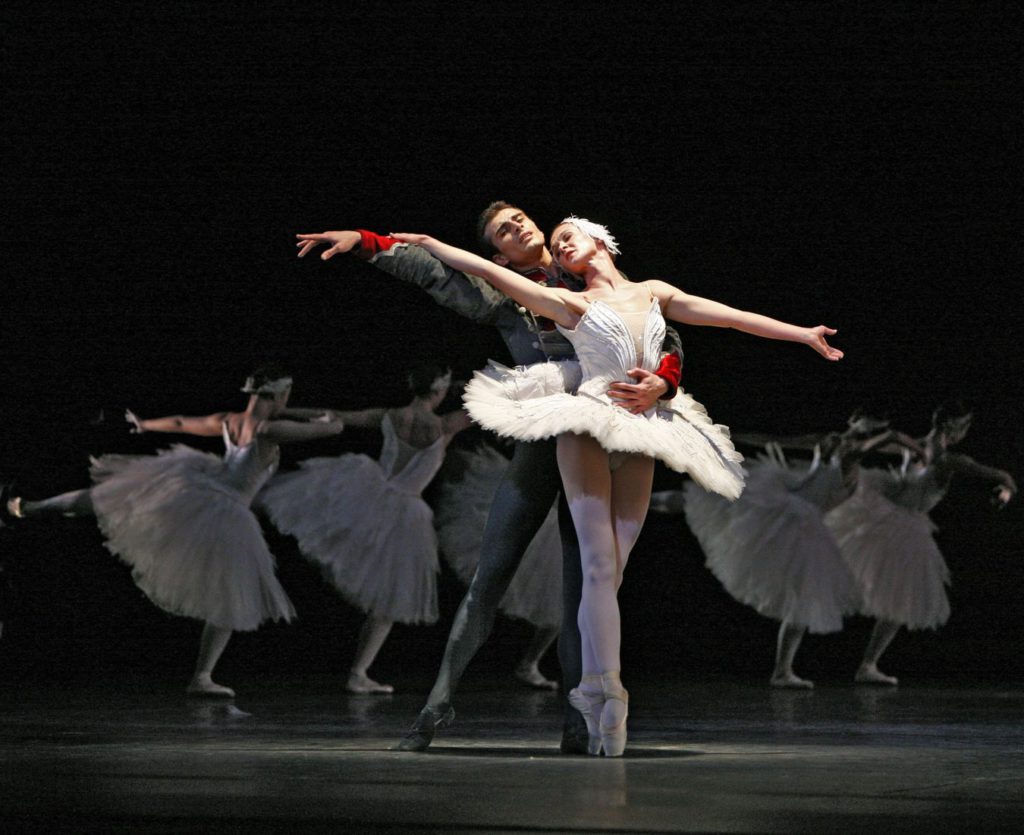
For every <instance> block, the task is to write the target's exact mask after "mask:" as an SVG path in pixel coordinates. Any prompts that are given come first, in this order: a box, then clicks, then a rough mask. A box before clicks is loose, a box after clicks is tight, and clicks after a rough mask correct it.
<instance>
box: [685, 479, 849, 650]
mask: <svg viewBox="0 0 1024 835" xmlns="http://www.w3.org/2000/svg"><path fill="white" fill-rule="evenodd" d="M794 475H795V473H794V472H792V471H791V470H789V469H788V468H785V467H781V466H779V465H778V464H775V463H773V462H770V461H767V460H765V459H762V460H759V461H758V462H757V463H755V464H753V465H752V466H751V467H750V472H749V474H748V476H747V483H746V488H745V490H744V491H743V495H742V496H740V497H739V499H737V500H736V501H735V502H732V503H730V502H728V501H726V500H725V499H723V498H722V497H720V496H717V495H715V494H713V493H708V492H706V491H705V490H703V489H701V488H700V487H699V486H698V485H696V484H694V483H692V482H691V483H688V484H687V485H686V486H685V488H684V491H685V498H686V520H687V522H688V523H689V525H690V528H691V530H692V531H693V533H694V535H695V536H696V537H697V540H698V541H699V542H700V544H701V548H702V549H703V550H704V554H705V556H706V565H707V567H708V569H709V570H710V571H711V573H712V574H714V575H715V577H716V578H718V580H719V582H721V583H722V585H723V586H724V587H725V589H726V591H728V592H729V594H731V595H732V596H733V597H734V598H735V599H736V600H738V601H739V602H741V603H745V604H747V605H748V606H751V607H753V608H754V609H756V610H757V611H758V612H759V613H761V614H762V615H765V616H766V617H770V618H774V619H775V620H778V621H782V622H785V623H789V624H792V625H794V626H803V627H806V628H807V629H808V631H810V632H815V633H826V632H836V631H838V630H840V629H842V626H843V616H844V615H846V614H851V613H853V612H854V611H856V591H855V586H854V581H853V577H852V575H851V573H850V570H849V569H848V568H847V566H846V563H845V562H844V560H843V558H842V555H841V554H840V553H839V548H838V547H837V545H836V543H835V540H834V539H833V537H832V534H831V532H830V531H829V530H828V528H827V527H826V526H825V523H824V519H823V511H822V509H821V508H819V507H818V506H817V505H815V504H813V503H812V502H810V501H807V500H806V499H804V498H801V497H800V496H799V495H797V494H796V493H794V492H792V490H791V489H790V486H791V484H792V481H791V479H792V477H793V476H794Z"/></svg>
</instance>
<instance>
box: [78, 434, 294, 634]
mask: <svg viewBox="0 0 1024 835" xmlns="http://www.w3.org/2000/svg"><path fill="white" fill-rule="evenodd" d="M224 442H225V444H226V446H227V451H226V452H225V455H224V457H223V458H218V457H217V456H215V455H210V454H209V453H205V452H200V451H198V450H195V449H191V448H190V447H187V446H181V445H177V446H174V447H172V448H171V449H169V450H163V451H161V452H160V453H159V454H157V455H104V456H101V457H99V458H96V459H93V462H92V468H91V474H92V478H93V481H94V482H95V484H94V486H93V488H92V490H91V495H92V502H93V507H94V508H95V512H96V518H97V521H98V523H99V527H100V530H102V531H103V535H104V536H105V537H106V540H107V541H106V547H107V548H108V549H110V551H112V552H113V553H115V554H117V555H118V556H119V557H120V558H121V560H123V561H124V562H126V563H127V564H128V565H130V566H131V567H132V577H133V579H134V580H135V583H136V584H137V585H138V586H139V588H140V589H142V591H143V592H145V594H146V596H147V597H149V599H150V600H152V601H153V602H154V603H155V604H156V605H157V606H159V607H160V608H161V609H164V610H165V611H168V612H171V613H172V614H175V615H185V616H187V617H193V618H198V619H200V620H203V621H206V622H208V623H211V624H213V625H215V626H219V627H221V628H225V629H234V630H252V629H256V628H257V627H258V626H259V625H260V624H261V623H262V622H263V621H264V620H279V619H283V620H290V619H291V618H292V617H293V616H294V615H295V610H294V608H293V607H292V604H291V601H290V600H289V599H288V595H287V594H285V591H284V589H283V588H282V587H281V584H280V583H279V582H278V580H277V577H276V576H275V574H274V557H273V555H272V554H271V553H270V550H269V549H268V548H267V544H266V541H265V540H264V539H263V533H262V531H261V530H260V524H259V521H258V520H257V519H256V517H255V516H254V515H253V512H252V510H251V509H250V504H251V502H252V496H253V494H255V492H256V491H257V490H258V489H259V487H260V486H261V485H262V484H263V482H264V481H266V479H267V478H268V477H269V476H270V474H271V472H272V470H273V466H274V464H275V463H276V454H275V455H273V456H272V460H271V461H270V463H269V464H268V462H267V460H265V459H263V458H261V455H260V454H259V453H260V450H258V449H257V445H258V444H259V443H260V441H259V440H255V441H253V442H252V443H249V444H247V445H245V446H243V447H239V446H235V445H234V444H232V442H231V440H230V439H229V438H228V436H227V432H226V431H225V433H224ZM275 453H276V450H275Z"/></svg>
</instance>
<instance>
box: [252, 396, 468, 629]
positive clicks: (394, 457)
mask: <svg viewBox="0 0 1024 835" xmlns="http://www.w3.org/2000/svg"><path fill="white" fill-rule="evenodd" d="M381 431H382V432H383V434H384V444H383V447H382V449H381V455H380V460H379V461H375V460H374V459H372V458H370V457H369V456H366V455H355V454H348V455H342V456H339V457H334V458H310V459H308V460H306V461H302V462H300V464H299V469H298V470H297V471H295V472H291V473H285V474H282V475H278V476H276V477H275V478H274V479H272V480H271V482H270V483H269V484H268V485H267V486H266V487H265V488H264V490H263V492H262V493H261V494H260V497H259V504H260V506H261V507H262V508H264V509H265V510H266V512H267V515H268V516H269V517H270V520H271V521H272V522H273V523H274V525H275V526H276V527H277V528H278V530H280V531H281V532H282V533H285V534H289V535H291V536H294V537H295V539H296V540H297V541H298V544H299V549H300V550H301V552H302V554H303V555H304V556H305V557H307V558H308V559H310V560H311V561H313V562H314V563H316V564H317V565H319V566H320V567H321V568H322V569H323V572H324V576H325V577H326V578H327V580H328V581H329V582H330V583H331V584H332V585H333V586H334V588H335V589H337V591H338V592H339V594H341V596H342V597H343V598H344V599H345V600H347V601H348V602H349V603H351V604H352V605H353V606H356V607H357V608H359V609H361V610H363V611H364V612H367V613H369V614H372V615H375V616H377V617H380V618H387V619H389V620H393V621H397V622H399V623H433V622H434V621H436V620H437V573H438V570H439V565H438V559H437V536H436V535H435V533H434V514H433V512H432V511H431V509H430V507H429V506H428V505H427V503H426V502H425V501H423V499H422V498H421V496H420V494H421V493H422V492H423V490H424V489H425V488H426V487H427V485H428V484H429V483H430V482H431V480H432V479H433V478H434V476H435V475H436V473H437V471H438V469H439V468H440V466H441V464H442V463H443V461H444V455H445V449H446V447H447V445H448V440H449V437H450V436H448V435H441V436H440V437H439V438H438V439H437V440H436V441H434V443H432V444H431V445H430V446H427V447H424V448H422V449H418V448H416V447H413V446H411V445H410V444H408V443H406V442H405V441H403V440H402V439H401V438H399V437H398V435H397V434H396V433H395V428H394V425H393V424H392V422H391V415H390V413H388V414H386V415H385V416H384V419H383V421H382V423H381Z"/></svg>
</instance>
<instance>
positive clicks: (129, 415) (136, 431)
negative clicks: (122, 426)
mask: <svg viewBox="0 0 1024 835" xmlns="http://www.w3.org/2000/svg"><path fill="white" fill-rule="evenodd" d="M124 419H125V420H126V421H128V423H130V424H131V428H130V429H129V430H128V431H129V432H130V433H131V434H132V435H141V434H142V433H143V432H145V431H146V430H145V429H143V428H142V421H141V420H140V419H139V416H138V415H136V414H135V412H133V411H132V410H131V409H125V410H124Z"/></svg>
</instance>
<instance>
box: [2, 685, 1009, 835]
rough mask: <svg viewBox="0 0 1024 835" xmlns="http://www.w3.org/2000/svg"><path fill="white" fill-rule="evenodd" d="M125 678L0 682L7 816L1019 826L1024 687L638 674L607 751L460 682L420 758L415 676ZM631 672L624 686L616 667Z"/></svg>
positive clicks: (552, 824) (494, 689)
mask: <svg viewBox="0 0 1024 835" xmlns="http://www.w3.org/2000/svg"><path fill="white" fill-rule="evenodd" d="M232 683H233V684H236V685H239V686H240V695H239V697H238V698H237V700H236V701H234V702H216V701H201V700H190V699H186V698H185V697H184V696H183V695H179V692H178V691H177V688H176V687H173V686H171V685H169V684H168V685H166V686H164V685H163V683H160V684H159V685H158V684H156V683H154V682H150V681H146V680H141V679H140V680H137V681H130V680H129V681H127V682H125V683H124V686H123V688H122V689H121V690H116V689H114V683H113V682H105V683H103V684H102V685H96V686H82V685H74V686H72V687H71V688H70V689H66V690H63V691H61V690H59V689H53V688H51V689H48V690H47V689H42V688H40V687H37V686H35V685H33V686H31V687H30V686H28V685H18V684H17V683H15V682H12V681H10V680H8V681H6V682H5V683H4V684H3V686H2V690H0V761H2V768H0V799H2V804H0V830H2V831H3V832H21V831H28V830H36V829H38V828H40V827H41V826H42V825H43V824H46V825H47V826H49V827H50V828H57V829H59V830H60V831H75V832H91V831H126V832H206V831H217V832H285V831H289V832H306V831H316V832H320V831H325V832H326V831H332V832H343V831H353V832H381V831H389V832H533V831H538V832H594V831H609V832H669V831H721V832H797V831H801V832H823V831H829V832H835V831H850V832H858V831H859V832H863V831H868V830H872V829H874V830H875V831H877V832H886V833H888V832H900V831H931V830H941V831H947V832H948V831H962V830H968V829H970V830H977V831H1011V830H1013V831H1019V830H1020V826H1021V824H1020V821H1021V820H1022V818H1024V726H1022V722H1021V719H1022V716H1024V688H1022V686H1021V685H1020V683H1015V684H1014V685H1007V686H998V685H979V686H974V687H970V686H955V685H949V684H944V685H926V684H921V683H917V684H915V683H910V682H905V683H904V684H902V685H901V686H900V687H899V688H897V689H874V688H868V687H858V686H854V685H853V684H849V685H835V684H834V685H831V686H824V685H822V686H819V688H818V689H817V690H815V691H813V692H795V691H773V690H770V689H769V688H768V687H767V686H766V685H764V684H762V683H756V684H755V683H736V682H722V683H680V684H677V685H673V686H668V685H665V684H661V685H657V686H655V685H652V684H644V683H640V682H633V683H632V686H631V688H630V689H631V709H632V714H631V716H630V740H629V746H628V748H627V751H626V756H625V757H623V758H622V759H618V760H608V759H603V758H592V757H570V756H563V755H561V754H559V752H558V748H557V742H558V736H559V730H560V716H559V702H558V697H557V696H555V695H554V694H547V693H542V692H534V691H529V690H526V689H523V688H521V687H517V686H515V685H512V686H510V687H509V689H508V690H506V691H504V692H502V691H500V690H499V689H498V687H499V686H500V685H501V684H503V682H497V681H495V682H492V686H491V687H490V688H484V687H481V686H479V685H477V686H476V687H475V688H474V689H472V690H470V689H469V688H468V687H467V688H465V689H464V690H463V692H462V693H460V696H459V698H458V700H457V703H456V710H457V712H458V715H457V717H456V722H455V724H454V725H453V726H452V727H451V728H449V729H448V730H446V731H443V732H441V733H439V735H438V737H437V738H436V740H435V743H434V745H433V747H432V748H431V749H430V751H429V752H428V753H426V754H406V753H400V752H396V751H393V750H391V748H392V746H393V745H394V743H395V742H396V741H397V739H398V738H399V737H400V735H401V733H402V732H403V730H404V729H405V728H406V727H407V725H408V724H409V723H410V722H411V720H412V718H413V717H414V715H415V713H416V711H417V709H418V707H419V706H420V699H421V698H422V694H421V693H416V694H401V695H395V696H385V697H371V696H349V695H346V694H344V693H343V691H342V689H341V684H342V680H341V679H337V680H334V679H330V678H326V677H325V678H321V679H316V680H309V681H303V682H294V683H292V684H291V685H286V684H285V683H283V682H274V683H270V684H268V683H263V684H262V685H259V683H258V682H255V681H252V682H249V683H245V682H232ZM627 684H629V682H627Z"/></svg>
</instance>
